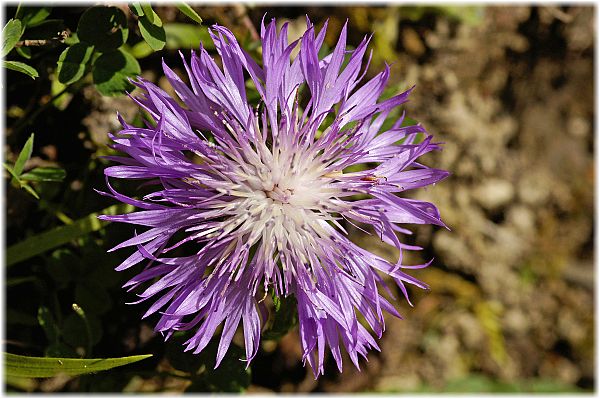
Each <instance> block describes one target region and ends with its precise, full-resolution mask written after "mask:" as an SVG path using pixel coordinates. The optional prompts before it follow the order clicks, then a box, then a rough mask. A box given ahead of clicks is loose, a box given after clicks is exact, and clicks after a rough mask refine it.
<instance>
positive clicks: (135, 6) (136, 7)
mask: <svg viewBox="0 0 600 399" xmlns="http://www.w3.org/2000/svg"><path fill="white" fill-rule="evenodd" d="M129 10H130V11H131V12H132V13H133V15H135V16H137V17H141V16H142V15H144V10H143V9H142V6H141V5H140V3H131V4H129Z"/></svg>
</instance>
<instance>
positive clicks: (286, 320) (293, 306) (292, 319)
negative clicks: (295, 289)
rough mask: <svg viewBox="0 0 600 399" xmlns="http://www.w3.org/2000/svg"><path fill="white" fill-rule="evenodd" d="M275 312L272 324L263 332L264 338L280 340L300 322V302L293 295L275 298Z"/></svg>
mask: <svg viewBox="0 0 600 399" xmlns="http://www.w3.org/2000/svg"><path fill="white" fill-rule="evenodd" d="M273 302H274V304H275V314H274V315H273V318H272V321H271V323H270V326H269V327H268V328H267V330H266V331H265V332H264V333H263V334H262V336H263V338H264V339H273V340H278V339H280V338H282V337H283V336H284V335H286V334H287V333H288V332H289V331H290V330H291V329H292V328H294V327H295V326H296V325H297V324H298V303H297V302H296V298H294V296H293V295H290V296H288V297H287V298H278V299H276V297H274V298H273Z"/></svg>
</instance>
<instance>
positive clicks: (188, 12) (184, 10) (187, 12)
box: [177, 3, 202, 24]
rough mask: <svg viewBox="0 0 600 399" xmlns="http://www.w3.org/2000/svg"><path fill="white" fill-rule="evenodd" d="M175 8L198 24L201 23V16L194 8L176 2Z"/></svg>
mask: <svg viewBox="0 0 600 399" xmlns="http://www.w3.org/2000/svg"><path fill="white" fill-rule="evenodd" d="M177 8H178V9H179V11H181V12H182V13H184V14H185V15H187V16H188V17H189V18H191V19H192V20H194V21H196V22H198V23H199V24H201V23H202V18H200V15H198V13H197V12H196V11H194V9H193V8H192V7H190V6H189V5H187V4H185V3H178V4H177Z"/></svg>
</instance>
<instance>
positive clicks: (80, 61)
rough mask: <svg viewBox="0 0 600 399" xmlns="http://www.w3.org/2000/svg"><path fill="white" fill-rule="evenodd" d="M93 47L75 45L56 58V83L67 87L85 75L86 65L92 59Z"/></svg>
mask: <svg viewBox="0 0 600 399" xmlns="http://www.w3.org/2000/svg"><path fill="white" fill-rule="evenodd" d="M93 52H94V46H90V45H87V44H85V43H77V44H74V45H72V46H70V47H67V48H66V49H65V50H64V51H63V52H62V53H61V54H60V57H58V68H57V70H56V72H57V73H58V81H59V82H60V83H62V84H65V85H68V84H71V83H74V82H77V81H78V80H79V79H81V78H82V77H83V75H84V73H85V69H86V66H87V64H88V63H89V62H90V60H91V58H92V53H93Z"/></svg>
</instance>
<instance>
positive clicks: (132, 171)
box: [102, 19, 448, 377]
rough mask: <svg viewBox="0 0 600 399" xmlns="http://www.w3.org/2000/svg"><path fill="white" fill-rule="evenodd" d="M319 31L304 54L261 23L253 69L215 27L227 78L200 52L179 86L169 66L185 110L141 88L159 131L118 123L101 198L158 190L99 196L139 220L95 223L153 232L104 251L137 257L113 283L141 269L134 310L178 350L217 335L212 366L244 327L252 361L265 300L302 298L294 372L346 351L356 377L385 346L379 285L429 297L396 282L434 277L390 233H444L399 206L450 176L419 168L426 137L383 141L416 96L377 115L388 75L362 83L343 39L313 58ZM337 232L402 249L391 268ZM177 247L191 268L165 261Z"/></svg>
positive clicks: (417, 132) (415, 204)
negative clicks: (418, 275) (114, 181)
mask: <svg viewBox="0 0 600 399" xmlns="http://www.w3.org/2000/svg"><path fill="white" fill-rule="evenodd" d="M326 28H327V23H325V26H324V27H323V29H321V30H320V32H319V33H318V34H316V31H315V27H314V25H312V23H311V22H310V21H309V20H308V19H307V30H306V32H305V33H304V35H303V36H302V38H301V39H300V40H299V43H298V41H296V42H293V43H291V44H288V37H287V24H286V25H284V26H283V28H282V29H281V31H280V32H278V31H277V28H276V24H275V21H274V20H273V21H271V23H270V24H269V25H268V26H267V27H265V26H264V24H262V26H261V39H262V66H260V65H259V64H257V63H256V62H255V61H254V60H253V59H252V57H251V56H250V55H249V54H248V53H246V52H245V51H244V50H243V49H242V48H241V47H240V45H239V44H238V42H237V41H236V39H235V37H234V36H233V34H232V33H231V32H230V31H229V30H228V29H226V28H224V27H222V26H218V25H215V26H214V27H213V30H212V31H211V36H212V39H213V41H214V43H215V47H216V50H217V52H218V53H219V55H220V57H221V61H222V68H221V67H220V66H218V65H217V64H216V63H215V61H214V60H213V58H212V57H211V56H210V55H209V54H208V52H207V51H206V50H205V49H204V48H200V52H199V54H197V53H195V52H192V54H191V61H190V63H189V64H188V62H187V61H186V59H185V58H184V57H183V56H182V59H183V64H184V66H185V69H186V71H187V75H188V78H189V82H190V83H189V85H188V84H186V83H184V82H183V80H182V79H181V78H180V77H179V76H177V75H176V74H175V73H174V72H173V71H172V70H171V69H170V68H169V67H168V66H167V65H166V64H164V62H163V68H164V73H165V75H166V77H167V78H168V80H169V82H170V84H171V86H172V87H173V89H174V91H175V93H176V94H177V96H178V97H179V100H181V101H176V99H174V98H172V97H171V96H169V95H168V94H167V93H166V92H165V91H163V90H162V89H160V88H159V87H157V86H156V85H154V84H152V83H151V82H148V81H146V80H144V79H142V78H139V79H138V80H137V81H136V85H137V86H138V87H140V88H141V89H143V90H144V95H143V96H142V97H141V98H135V99H134V100H135V101H136V102H137V103H138V104H139V105H140V107H142V108H143V109H144V110H146V111H147V112H148V113H149V114H150V116H151V117H152V119H153V120H154V121H153V123H152V124H150V123H148V124H147V127H145V128H137V127H134V126H132V125H129V124H127V123H126V122H125V121H123V120H122V119H121V123H122V125H123V130H122V131H121V132H120V133H119V134H117V135H110V137H111V139H112V140H113V142H114V144H113V147H114V148H115V149H116V150H118V151H121V152H123V153H125V154H127V156H110V157H107V158H108V159H110V160H112V161H115V162H118V163H119V164H120V165H119V166H111V167H108V168H106V170H105V175H106V176H107V184H108V178H109V177H112V178H119V179H150V181H148V182H147V184H153V185H154V186H155V187H156V191H154V192H153V193H151V194H149V195H146V196H145V197H143V198H142V199H134V198H130V197H127V196H125V195H123V194H121V193H118V192H116V191H115V190H114V189H113V188H112V187H111V186H110V184H108V187H109V190H110V193H102V194H105V195H109V196H112V197H114V198H116V199H118V200H119V201H122V202H124V203H127V204H131V205H134V206H136V207H138V208H140V209H142V210H140V211H138V212H134V213H130V214H125V215H116V216H108V215H106V216H103V217H102V218H103V219H104V220H109V221H113V222H124V223H130V224H135V225H140V226H146V227H149V229H147V230H146V231H144V232H142V233H140V234H136V235H135V236H134V237H133V238H131V239H129V240H127V241H125V242H123V243H121V244H119V245H117V246H116V247H114V248H113V249H112V250H116V249H119V248H125V247H133V248H134V249H135V252H133V254H132V255H131V256H129V257H128V258H127V259H126V260H125V261H124V262H123V263H121V264H120V265H119V266H118V267H117V270H124V269H127V268H130V267H132V266H134V265H136V264H138V263H140V262H142V261H145V262H146V266H145V268H144V269H143V271H141V272H140V273H139V274H138V275H137V276H136V277H134V278H133V279H132V280H130V281H129V282H128V283H127V284H125V286H126V287H130V289H134V288H137V287H139V286H141V285H147V287H146V289H145V291H143V292H142V293H141V294H139V296H140V298H141V299H140V300H139V301H138V302H141V301H145V300H147V299H150V298H152V299H153V301H154V303H153V304H152V305H151V306H150V308H149V309H148V311H147V312H146V314H145V315H144V317H147V316H149V315H151V314H154V313H157V312H158V313H159V314H160V320H159V321H158V324H157V325H156V328H155V329H156V331H159V332H161V333H164V334H165V335H166V337H167V338H168V337H169V336H170V335H171V334H172V333H173V332H174V331H178V330H188V329H192V328H195V329H196V332H195V334H194V335H193V337H192V338H190V339H189V341H187V343H186V344H187V347H186V348H185V350H193V351H194V353H199V352H200V351H201V350H202V349H203V348H205V346H206V345H207V344H208V342H209V340H210V339H211V337H212V336H213V334H214V333H215V331H216V329H217V328H218V327H219V326H220V325H223V329H222V333H221V338H220V343H219V348H218V353H217V366H218V364H219V362H220V361H221V360H222V359H223V356H224V355H225V353H226V351H227V349H228V347H229V345H230V343H231V340H232V338H233V335H234V333H235V331H236V329H237V327H238V326H239V325H240V323H241V324H242V326H243V331H244V337H245V351H246V361H247V362H248V363H250V361H251V360H252V358H253V357H254V356H255V355H256V353H257V350H258V348H259V340H260V334H261V326H262V325H263V323H264V321H265V317H264V315H265V314H267V312H266V311H267V309H266V306H265V304H264V302H263V301H262V299H263V298H264V297H265V296H266V295H267V294H266V293H267V292H273V293H274V295H276V296H277V297H287V296H288V295H293V296H294V297H295V299H296V300H297V303H298V319H299V330H300V338H301V343H302V349H303V357H304V361H305V362H306V361H307V362H308V363H309V364H310V366H311V367H312V369H313V372H314V373H315V377H317V376H318V375H319V374H322V373H323V359H324V355H325V350H326V349H327V347H329V349H330V350H331V353H332V355H333V357H334V359H335V361H336V363H337V366H338V368H339V369H340V371H341V370H342V357H341V350H342V347H343V348H344V349H345V350H346V351H347V353H348V354H349V356H350V358H351V359H352V362H353V363H354V364H355V365H356V367H359V363H358V356H359V355H360V356H363V357H365V358H366V355H367V351H368V350H369V349H371V348H375V349H377V350H379V348H378V346H377V343H376V341H375V339H374V337H373V336H372V333H374V335H376V336H377V338H380V337H381V335H382V332H383V331H384V328H385V325H384V319H383V311H386V312H388V313H390V314H393V315H395V316H397V317H400V315H399V314H398V312H397V311H396V310H395V309H394V307H393V306H392V305H391V304H390V302H388V300H386V299H385V298H384V297H383V296H382V295H380V294H379V293H378V289H379V288H380V287H381V288H384V289H386V290H387V292H388V293H389V294H390V295H391V293H390V291H389V290H388V288H387V287H386V286H385V284H384V281H383V278H382V277H381V275H380V274H378V272H382V273H385V274H387V275H389V276H390V277H391V278H392V279H393V280H394V281H395V282H396V284H397V285H398V286H399V288H400V290H401V291H402V293H403V294H404V296H405V297H406V299H407V300H408V295H407V290H406V287H405V285H406V284H412V285H415V286H417V287H420V288H426V287H427V286H426V285H425V284H424V283H422V282H421V281H419V280H417V279H415V278H414V277H411V276H410V275H408V274H407V273H406V272H405V271H404V270H405V269H411V268H420V267H425V266H427V265H428V264H425V265H417V266H405V265H403V264H402V251H403V250H417V249H420V248H419V247H415V246H410V245H406V244H403V243H401V242H400V241H399V239H398V236H397V234H396V233H397V232H400V233H404V234H410V231H409V230H406V229H405V228H403V227H400V226H398V224H399V223H402V224H403V223H417V224H436V225H439V226H444V224H443V222H442V221H441V220H440V215H439V212H438V211H437V209H436V207H435V206H434V205H433V204H431V203H428V202H423V201H417V200H414V199H407V198H401V197H399V196H397V195H396V194H397V193H401V192H402V191H405V190H409V189H414V188H418V187H423V186H427V185H430V184H433V183H435V182H437V181H439V180H441V179H443V178H445V177H446V176H447V175H448V172H446V171H443V170H438V169H432V168H429V167H427V166H425V165H422V164H421V163H418V162H417V159H418V158H419V156H421V155H422V154H425V153H427V152H429V151H432V150H437V149H439V148H440V147H439V146H438V144H436V143H433V142H432V141H431V140H432V137H431V136H430V135H428V134H427V133H426V131H425V129H424V128H423V127H422V126H421V125H414V126H403V116H402V117H400V118H399V119H398V120H396V121H395V123H394V124H393V126H391V127H390V128H389V129H387V130H385V131H381V130H382V126H383V124H384V121H385V120H386V118H387V117H388V115H389V114H390V112H391V111H392V110H393V109H394V108H396V107H398V106H399V105H401V104H403V103H404V102H406V101H407V98H408V95H409V92H410V90H408V91H406V92H404V93H401V94H398V95H396V96H394V97H391V98H389V99H387V100H384V101H379V102H378V99H379V97H380V96H381V94H382V92H383V90H384V88H385V85H386V82H387V81H388V78H389V73H390V70H389V67H388V66H387V65H386V67H385V69H384V70H383V71H382V72H380V73H379V74H377V75H376V76H375V77H373V78H372V79H371V80H369V81H367V82H363V77H364V74H365V71H366V70H367V67H368V62H367V65H365V66H363V56H364V54H365V51H366V49H367V44H368V43H369V39H370V38H365V39H364V40H363V41H362V42H361V43H360V44H359V45H358V47H357V48H356V49H354V50H352V51H348V50H346V35H347V32H346V26H344V27H343V29H342V31H341V33H340V37H339V41H338V43H337V45H336V46H335V48H334V50H333V51H332V52H331V53H330V54H329V55H327V56H325V57H323V58H320V57H319V55H318V54H319V52H320V49H321V48H322V44H323V39H324V38H325V31H326ZM298 46H299V53H298V55H297V56H296V57H291V54H292V52H293V50H294V49H295V48H297V47H298ZM344 63H345V66H344ZM247 84H253V85H254V86H255V87H256V90H257V91H258V93H259V95H260V104H259V105H258V107H253V106H252V105H251V104H249V101H248V98H247V92H246V86H247ZM411 90H412V89H411ZM181 102H182V103H183V104H184V106H181V105H180V103H181ZM423 137H424V139H422V140H419V138H423ZM349 168H351V169H352V171H349ZM344 221H345V222H347V223H350V224H353V225H355V226H357V227H359V228H361V229H365V231H368V232H369V233H370V234H376V235H377V236H378V237H379V238H380V239H381V240H382V241H383V242H385V243H387V244H389V245H392V246H394V247H396V248H398V249H399V250H400V257H399V259H398V261H397V262H396V263H390V262H389V261H387V260H385V259H383V258H381V257H379V256H377V255H375V254H373V253H371V252H369V251H367V250H365V249H363V248H361V247H360V245H357V243H354V242H352V241H350V240H349V239H348V237H347V234H346V231H345V229H344V226H343V224H344ZM361 226H362V227H361ZM176 233H179V234H178V235H177V237H178V238H177V239H175V234H176ZM181 233H183V238H181V236H182V234H181ZM187 242H192V243H193V245H192V246H193V247H194V250H193V252H192V253H190V254H189V256H184V257H173V255H170V253H171V254H172V252H170V251H172V250H173V249H175V248H177V247H179V246H180V245H182V244H184V243H187ZM194 245H195V246H194ZM145 283H148V284H145ZM409 303H410V301H409ZM359 314H360V315H361V316H362V317H363V319H364V321H365V323H360V322H359V321H358V316H359ZM363 324H365V325H363ZM366 325H368V327H369V328H370V330H371V331H372V332H370V331H369V330H368V329H367V327H366Z"/></svg>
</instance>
